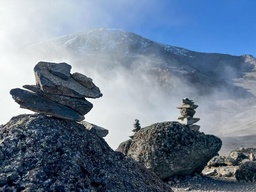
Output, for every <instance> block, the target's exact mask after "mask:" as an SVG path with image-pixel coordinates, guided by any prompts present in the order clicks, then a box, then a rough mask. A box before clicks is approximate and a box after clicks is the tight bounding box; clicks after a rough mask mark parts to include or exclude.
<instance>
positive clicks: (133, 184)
mask: <svg viewBox="0 0 256 192" xmlns="http://www.w3.org/2000/svg"><path fill="white" fill-rule="evenodd" d="M0 139H1V143H0V170H1V172H0V191H39V192H40V191H41V192H42V191H63V192H69V191H84V192H86V191H87V192H89V191H91V192H93V191H102V192H104V191H111V192H120V191H147V192H158V191H163V192H170V191H172V190H171V189H170V187H169V186H167V185H166V184H165V183H163V182H162V181H161V180H160V179H159V178H158V177H157V176H156V175H155V174H154V173H152V172H151V171H149V170H147V169H145V168H144V167H143V166H141V165H139V164H138V163H137V162H136V161H134V160H132V159H130V158H126V157H125V156H124V155H123V154H122V153H118V152H115V151H113V150H112V149H111V148H110V147H109V146H108V145H107V143H106V142H105V141H104V140H103V139H102V138H100V137H98V136H96V135H95V134H92V133H91V132H90V131H88V130H86V129H85V128H84V126H83V125H81V124H79V123H76V122H74V121H69V120H63V119H56V118H51V117H47V116H45V115H41V114H40V115H20V116H16V117H13V118H12V119H11V120H10V121H9V122H8V123H7V124H5V125H4V126H3V127H1V129H0Z"/></svg>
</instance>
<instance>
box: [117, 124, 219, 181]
mask: <svg viewBox="0 0 256 192" xmlns="http://www.w3.org/2000/svg"><path fill="white" fill-rule="evenodd" d="M221 145H222V142H221V140H220V139H219V138H217V137H215V136H213V135H205V134H204V133H200V132H198V131H193V130H191V129H190V128H189V127H187V126H184V125H181V124H180V123H178V122H163V123H156V124H153V125H151V126H148V127H145V128H142V129H140V130H139V131H138V132H136V133H135V134H134V137H133V139H132V140H128V141H127V142H123V143H122V144H121V145H120V146H119V148H118V149H117V151H120V152H123V153H124V154H126V155H127V156H128V157H131V158H133V159H135V160H136V161H138V162H140V163H142V164H143V165H144V166H145V167H147V168H148V169H150V170H152V171H154V172H155V173H156V174H157V175H158V176H159V177H160V178H162V179H166V178H168V177H171V176H174V175H189V174H193V173H201V171H202V170H203V168H204V167H205V165H206V164H207V162H208V161H209V160H210V159H211V158H212V157H214V156H215V155H217V154H218V151H219V150H220V148H221ZM127 148H128V149H127Z"/></svg>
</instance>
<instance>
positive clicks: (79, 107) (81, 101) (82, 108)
mask: <svg viewBox="0 0 256 192" xmlns="http://www.w3.org/2000/svg"><path fill="white" fill-rule="evenodd" d="M23 87H24V88H26V89H28V90H30V91H33V92H34V93H36V94H37V95H39V96H42V97H45V98H47V99H49V100H51V101H54V102H57V103H59V104H61V105H64V106H66V107H69V108H71V109H73V110H75V111H77V112H78V113H79V114H81V115H85V114H87V113H88V112H89V111H90V110H91V109H92V108H93V104H92V103H90V102H89V101H87V100H86V99H85V98H74V97H67V96H63V95H53V94H49V93H48V94H47V93H45V92H43V91H42V90H41V89H40V88H39V87H38V86H36V85H23Z"/></svg>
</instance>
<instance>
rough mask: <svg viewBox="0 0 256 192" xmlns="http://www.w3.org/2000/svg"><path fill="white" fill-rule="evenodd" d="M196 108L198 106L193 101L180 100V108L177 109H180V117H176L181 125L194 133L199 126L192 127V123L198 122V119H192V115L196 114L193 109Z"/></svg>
mask: <svg viewBox="0 0 256 192" xmlns="http://www.w3.org/2000/svg"><path fill="white" fill-rule="evenodd" d="M197 107H198V105H195V104H194V102H193V100H190V99H188V98H184V99H182V103H181V106H180V107H177V108H178V109H180V114H181V117H178V120H179V122H180V123H181V124H183V125H187V126H188V127H189V128H190V129H192V130H194V131H198V130H199V128H200V126H199V125H194V123H196V122H198V121H199V120H200V118H194V117H193V116H194V114H195V113H196V111H195V109H196V108H197Z"/></svg>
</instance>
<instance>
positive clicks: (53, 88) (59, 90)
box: [34, 62, 102, 98]
mask: <svg viewBox="0 0 256 192" xmlns="http://www.w3.org/2000/svg"><path fill="white" fill-rule="evenodd" d="M70 69H71V66H70V65H68V64H66V63H59V64H56V63H48V62H39V63H38V64H37V65H36V66H35V67H34V72H35V78H36V84H37V85H38V86H39V87H40V89H42V91H44V92H45V93H50V94H57V95H64V96H69V97H77V98H83V97H88V98H99V97H101V96H102V93H101V92H100V90H99V88H98V87H96V86H95V85H94V84H93V83H92V81H90V83H89V87H86V85H88V78H79V82H78V81H76V80H75V79H74V78H72V77H71V74H70ZM81 75H82V74H81ZM83 82H84V83H83Z"/></svg>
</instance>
